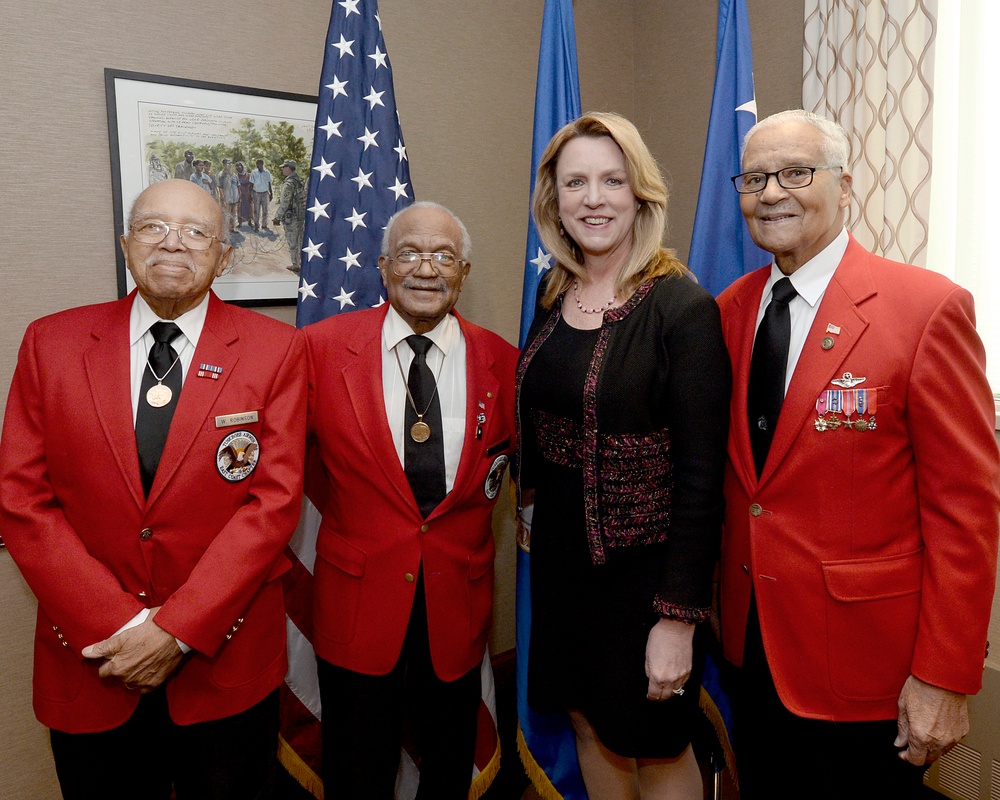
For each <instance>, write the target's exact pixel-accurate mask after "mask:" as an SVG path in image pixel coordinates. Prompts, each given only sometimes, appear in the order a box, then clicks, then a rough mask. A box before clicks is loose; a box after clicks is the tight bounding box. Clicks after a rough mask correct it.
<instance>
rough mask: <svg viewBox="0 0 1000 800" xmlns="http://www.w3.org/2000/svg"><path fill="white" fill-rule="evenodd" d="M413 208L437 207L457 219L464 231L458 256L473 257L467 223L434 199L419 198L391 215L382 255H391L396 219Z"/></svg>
mask: <svg viewBox="0 0 1000 800" xmlns="http://www.w3.org/2000/svg"><path fill="white" fill-rule="evenodd" d="M411 208H436V209H437V210H438V211H444V212H445V213H446V214H447V215H448V216H449V217H451V218H452V219H453V220H455V222H457V223H458V228H459V230H460V231H462V252H461V253H459V254H458V256H459V258H461V259H462V260H463V261H468V260H470V259H471V258H472V237H471V236H469V231H468V230H466V227H465V223H463V222H462V220H460V219H459V218H458V216H457V215H456V214H455V212H453V211H452V210H451V209H448V208H445V207H444V206H443V205H441V204H440V203H435V202H434V201H432V200H418V201H417V202H416V203H411V204H410V205H408V206H407V207H406V208H402V209H400V210H399V211H397V212H396V213H395V214H393V215H392V216H391V217H389V221H388V222H387V223H386V224H385V231H384V232H383V233H382V253H381V255H383V256H388V255H389V243H390V242H391V241H392V228H393V226H394V225H395V224H396V220H397V219H399V218H400V216H402V215H403V214H405V213H406V212H407V211H409V210H410V209H411Z"/></svg>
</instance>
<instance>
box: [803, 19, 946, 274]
mask: <svg viewBox="0 0 1000 800" xmlns="http://www.w3.org/2000/svg"><path fill="white" fill-rule="evenodd" d="M936 17H937V0H805V47H804V52H803V80H802V103H803V107H804V108H806V109H807V110H809V111H814V112H815V113H817V114H820V115H822V116H825V117H828V118H830V119H833V120H835V121H836V122H838V123H839V124H840V125H842V126H843V127H844V129H845V130H846V131H847V133H848V134H849V135H850V137H851V164H850V172H851V174H852V175H853V176H854V197H853V200H852V203H851V209H850V218H849V221H848V228H849V229H850V230H851V232H852V233H853V234H854V236H855V237H856V238H857V239H858V241H859V242H860V243H861V244H863V245H864V246H865V247H867V248H868V249H869V250H872V251H873V252H876V253H879V254H881V255H884V256H886V257H888V258H893V259H896V260H897V261H905V262H907V263H910V264H918V265H920V266H926V260H927V239H928V217H929V205H930V176H931V130H932V118H931V117H932V115H931V108H932V101H933V96H934V95H933V79H934V64H933V54H934V38H935V32H936Z"/></svg>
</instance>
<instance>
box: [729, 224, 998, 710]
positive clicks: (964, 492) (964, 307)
mask: <svg viewBox="0 0 1000 800" xmlns="http://www.w3.org/2000/svg"><path fill="white" fill-rule="evenodd" d="M769 269H770V268H769V267H768V268H765V269H761V270H758V271H756V272H754V273H752V274H750V275H747V276H745V277H744V278H742V279H740V280H739V281H737V282H736V283H735V284H733V286H731V287H730V288H729V289H727V290H726V291H725V292H724V293H723V294H722V295H721V296H720V298H719V306H720V308H721V309H722V321H723V333H724V335H725V337H726V343H727V346H728V347H729V352H730V357H731V359H732V363H733V397H732V415H731V420H730V421H731V424H730V429H729V463H728V467H727V471H726V479H725V492H726V503H727V506H726V522H725V530H724V534H723V542H722V568H721V584H722V585H721V617H722V635H723V646H724V650H725V654H726V657H727V658H728V659H730V660H731V661H733V662H734V663H736V664H740V663H742V659H743V639H744V633H745V630H746V621H747V612H748V608H749V603H750V592H751V587H752V588H753V589H754V591H755V592H756V597H757V605H758V609H759V613H760V623H761V633H762V636H763V640H764V648H765V650H766V652H767V658H768V663H769V664H770V666H771V671H772V672H773V674H774V683H775V686H776V687H777V689H778V693H779V695H780V696H781V699H782V701H783V702H784V704H785V705H786V707H787V708H789V709H790V710H791V711H792V712H794V713H795V714H798V715H800V716H805V717H813V718H818V719H832V720H839V721H847V720H874V719H892V718H895V717H896V715H897V708H896V700H897V698H898V696H899V692H900V689H901V688H902V685H903V682H904V681H905V680H906V678H907V676H908V675H910V674H911V673H912V674H913V675H915V676H916V677H918V678H920V679H921V680H923V681H926V682H928V683H931V684H934V685H936V686H941V687H944V688H946V689H950V690H952V691H955V692H960V693H964V694H974V693H975V692H977V691H978V690H979V688H980V686H981V681H982V670H983V660H984V657H985V650H986V630H987V624H988V622H989V617H990V606H991V603H992V599H993V588H994V579H995V574H996V557H997V535H998V514H1000V497H998V478H1000V467H998V455H997V445H996V440H995V438H994V422H995V419H994V407H993V398H992V395H991V393H990V388H989V386H988V384H987V382H986V377H985V374H984V365H985V353H984V350H983V345H982V343H981V342H980V340H979V337H978V335H977V334H976V331H975V316H974V311H973V302H972V297H971V296H970V295H969V293H968V292H967V291H965V290H964V289H962V288H960V287H958V286H956V285H955V284H953V283H952V282H951V281H949V280H947V279H946V278H944V277H942V276H941V275H938V274H935V273H933V272H929V271H927V270H923V269H919V268H916V267H910V266H905V265H902V264H897V263H895V262H892V261H888V260H886V259H883V258H879V257H877V256H874V255H872V254H870V253H868V252H867V251H866V250H865V249H864V248H863V247H861V245H859V244H858V243H857V242H856V241H855V240H854V238H853V237H852V238H851V240H850V243H849V245H848V248H847V252H846V253H845V255H844V258H843V260H842V261H841V263H840V265H839V266H838V267H837V271H836V272H835V273H834V276H833V279H832V280H831V281H830V285H829V287H828V288H827V290H826V294H825V295H824V297H823V300H822V302H821V304H820V307H819V311H818V314H817V316H816V320H815V322H814V324H813V327H812V329H811V330H810V332H809V335H808V337H807V339H806V342H805V346H804V347H803V350H802V354H801V356H800V358H799V361H798V364H797V366H796V369H795V373H794V375H793V376H792V380H791V382H790V385H789V387H788V392H787V394H786V396H785V402H784V405H783V406H782V409H781V417H780V419H779V421H778V426H777V429H776V430H775V434H774V441H773V444H772V446H771V450H770V454H769V457H768V461H767V464H766V466H765V468H764V472H763V474H762V475H761V477H760V480H759V481H758V480H757V477H756V472H755V470H754V464H753V456H752V454H751V449H750V438H749V433H748V430H747V381H748V376H749V372H750V355H751V352H752V349H753V339H754V327H755V324H756V318H757V309H758V306H759V303H760V298H761V293H762V291H763V288H764V284H765V282H766V280H767V277H768V271H769ZM828 326H830V327H829V329H828ZM838 328H839V331H838V330H837V329H838ZM824 339H827V340H828V341H827V342H826V345H827V346H829V345H830V343H831V342H832V347H829V349H824V345H823V340H824ZM845 372H849V373H851V374H852V375H853V376H854V377H855V378H860V377H863V378H865V381H864V383H862V384H859V385H858V388H867V389H869V391H873V390H874V391H875V392H876V393H877V409H876V412H875V414H874V417H875V420H876V427H875V429H874V430H865V431H858V430H847V429H846V428H844V427H841V428H840V429H838V430H827V431H822V432H821V431H819V430H817V428H816V425H815V421H816V419H817V417H818V416H819V415H818V412H817V408H816V402H817V398H819V397H820V395H821V393H823V392H824V390H826V389H836V388H837V387H836V386H835V385H833V384H832V383H831V380H833V379H835V378H840V377H841V376H843V374H844V373H845ZM841 416H843V415H841ZM866 416H867V415H866ZM855 417H856V415H855Z"/></svg>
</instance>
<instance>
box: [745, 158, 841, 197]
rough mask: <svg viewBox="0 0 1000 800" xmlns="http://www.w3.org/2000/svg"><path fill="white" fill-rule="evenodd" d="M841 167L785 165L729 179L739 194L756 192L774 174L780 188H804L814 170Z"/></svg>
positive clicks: (765, 185)
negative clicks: (776, 168) (782, 167)
mask: <svg viewBox="0 0 1000 800" xmlns="http://www.w3.org/2000/svg"><path fill="white" fill-rule="evenodd" d="M820 169H843V167H842V166H841V165H840V164H823V165H822V166H820V167H801V166H799V167H785V168H784V169H779V170H778V171H777V172H742V173H740V174H739V175H734V176H733V177H732V178H730V180H731V181H732V182H733V186H735V187H736V191H737V192H739V193H740V194H756V193H757V192H762V191H764V189H765V188H766V187H767V182H768V181H769V180H770V179H771V176H772V175H773V176H774V179H775V180H776V181H777V182H778V186H780V187H781V188H782V189H804V188H805V187H807V186H808V185H809V184H810V183H812V182H813V176H814V175H815V174H816V170H820Z"/></svg>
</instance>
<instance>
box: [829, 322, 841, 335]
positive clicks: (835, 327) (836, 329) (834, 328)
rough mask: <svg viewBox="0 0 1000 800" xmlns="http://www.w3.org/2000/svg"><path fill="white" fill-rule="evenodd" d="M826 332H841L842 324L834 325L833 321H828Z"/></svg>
mask: <svg viewBox="0 0 1000 800" xmlns="http://www.w3.org/2000/svg"><path fill="white" fill-rule="evenodd" d="M826 332H827V333H837V334H839V333H840V326H839V325H834V324H833V323H832V322H829V323H827V326H826Z"/></svg>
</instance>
